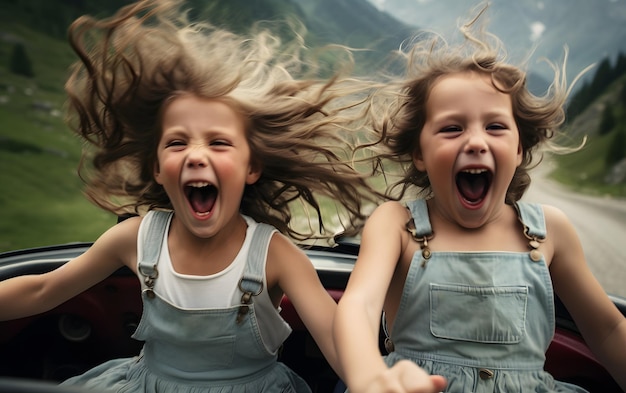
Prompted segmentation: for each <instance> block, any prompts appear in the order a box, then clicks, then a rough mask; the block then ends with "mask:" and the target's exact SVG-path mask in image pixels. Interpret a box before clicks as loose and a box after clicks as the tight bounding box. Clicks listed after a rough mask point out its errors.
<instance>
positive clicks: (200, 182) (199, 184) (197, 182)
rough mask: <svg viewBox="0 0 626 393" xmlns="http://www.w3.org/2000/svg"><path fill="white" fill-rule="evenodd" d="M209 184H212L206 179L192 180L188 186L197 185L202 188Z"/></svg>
mask: <svg viewBox="0 0 626 393" xmlns="http://www.w3.org/2000/svg"><path fill="white" fill-rule="evenodd" d="M208 185H210V183H209V182H206V181H194V182H191V183H187V186H189V187H196V188H202V187H206V186H208Z"/></svg>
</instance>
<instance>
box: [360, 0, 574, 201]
mask: <svg viewBox="0 0 626 393" xmlns="http://www.w3.org/2000/svg"><path fill="white" fill-rule="evenodd" d="M486 9H487V6H485V5H482V6H481V8H480V10H479V12H478V14H477V16H476V17H474V18H473V19H472V20H471V21H469V22H468V23H466V24H464V25H462V26H461V27H460V32H461V34H462V36H463V41H462V42H461V43H459V44H457V45H452V44H450V43H449V42H447V41H446V40H445V39H444V38H442V37H441V36H438V35H436V34H424V35H422V36H418V37H416V38H415V39H414V41H413V42H412V43H411V45H410V46H409V49H408V50H399V51H398V52H397V55H398V56H397V58H396V60H399V61H400V62H401V65H402V66H403V67H404V69H405V75H404V76H403V77H388V80H387V81H386V82H385V83H384V84H381V86H379V87H378V89H377V90H376V91H375V93H373V94H372V96H371V98H370V100H371V101H370V106H371V109H370V122H371V125H372V131H373V133H372V134H371V135H370V138H371V139H370V142H368V143H364V144H362V145H361V146H360V147H359V148H358V149H357V150H362V151H370V152H373V155H372V156H371V157H370V158H369V160H370V161H372V162H373V172H374V173H379V172H383V173H385V164H386V163H387V164H388V163H389V162H391V163H394V164H396V165H391V167H392V169H393V170H396V171H397V169H398V168H400V177H401V179H400V180H398V181H396V182H394V183H393V184H391V185H390V187H389V195H391V194H392V193H391V190H393V191H394V194H393V195H394V199H395V198H397V199H401V198H402V197H403V196H404V195H405V193H406V191H407V190H408V189H409V188H412V186H415V187H417V188H418V194H424V196H426V197H428V196H429V195H430V192H431V190H430V180H429V179H428V175H427V174H426V173H425V172H422V171H419V170H418V169H417V168H415V166H414V165H413V163H412V154H413V153H414V152H416V151H419V149H420V145H419V140H420V133H421V130H422V127H423V126H424V124H425V122H426V102H427V100H428V97H429V93H430V91H431V89H432V87H433V85H434V84H435V83H436V82H437V81H438V79H439V78H441V77H442V76H444V75H449V74H457V73H464V72H475V73H479V74H483V75H488V76H489V77H490V78H491V81H492V84H493V86H494V88H496V89H497V90H499V91H501V92H503V93H506V94H508V95H510V97H511V101H512V104H513V115H514V117H515V120H516V122H517V126H518V129H519V133H520V135H519V136H520V143H521V146H522V150H523V159H522V163H521V165H520V166H519V167H518V168H517V170H516V172H515V174H514V176H513V179H512V181H511V184H510V186H509V188H508V191H507V195H506V203H509V204H512V203H513V202H515V201H517V200H519V199H520V198H521V197H522V195H523V194H524V192H525V191H526V189H527V188H528V186H529V185H530V176H529V174H528V170H529V169H530V168H531V167H532V165H535V163H533V155H534V154H535V151H536V150H537V148H538V147H539V146H541V145H545V147H546V150H553V151H563V149H561V148H560V147H558V145H556V143H554V142H552V140H553V138H554V137H555V136H556V135H557V134H558V133H559V127H560V126H561V125H562V124H563V122H564V119H565V112H564V108H563V107H564V105H565V103H566V99H567V97H568V94H569V91H570V89H571V88H570V89H568V87H567V83H566V80H565V60H566V58H567V50H566V52H565V54H566V56H565V60H564V63H563V66H562V68H559V67H557V66H556V65H555V64H553V63H550V62H548V64H549V65H550V66H551V68H552V69H553V71H554V78H553V81H552V83H551V85H550V87H549V89H548V90H547V91H546V93H545V94H544V95H543V96H536V95H534V94H532V93H531V92H530V91H529V90H528V88H527V80H526V72H525V71H524V69H523V67H522V66H514V65H511V64H508V63H507V62H506V61H507V54H506V51H505V49H504V47H503V45H502V43H501V41H500V40H499V39H498V38H497V37H496V36H495V35H493V34H490V33H488V32H486V31H485V30H484V25H483V24H480V23H478V22H479V19H481V17H483V14H484V13H485V11H486ZM396 65H397V63H396ZM566 150H567V149H566ZM388 168H389V165H387V169H388ZM388 173H389V171H388V172H387V173H386V174H388ZM398 188H399V189H400V190H399V192H398V191H397V189H398Z"/></svg>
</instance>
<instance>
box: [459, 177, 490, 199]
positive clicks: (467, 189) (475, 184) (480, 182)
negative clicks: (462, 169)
mask: <svg viewBox="0 0 626 393" xmlns="http://www.w3.org/2000/svg"><path fill="white" fill-rule="evenodd" d="M457 185H458V187H459V191H460V192H461V195H463V198H465V199H466V200H468V201H469V202H478V201H479V200H480V199H481V198H482V197H483V195H484V194H485V187H486V186H487V181H486V179H485V177H484V176H472V175H464V176H459V179H458V182H457Z"/></svg>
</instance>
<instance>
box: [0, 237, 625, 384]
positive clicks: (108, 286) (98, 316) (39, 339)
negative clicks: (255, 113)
mask: <svg viewBox="0 0 626 393" xmlns="http://www.w3.org/2000/svg"><path fill="white" fill-rule="evenodd" d="M89 246H90V244H89V243H73V244H65V245H58V246H52V247H43V248H33V249H26V250H19V251H11V252H5V253H2V254H0V280H4V279H7V278H9V277H13V276H17V275H24V274H31V273H41V272H45V271H48V270H50V269H54V268H57V267H59V266H60V265H62V264H63V263H65V262H66V261H68V260H69V259H71V258H73V257H75V256H77V255H79V254H81V253H83V252H84V251H85V250H86V249H87V248H88V247H89ZM306 252H307V254H308V256H309V257H310V259H311V260H312V261H313V263H314V265H315V267H316V269H317V272H318V274H319V276H320V278H321V281H322V282H323V284H324V286H325V287H326V288H327V290H328V292H329V293H330V294H331V295H332V296H333V297H334V298H335V299H336V300H338V299H339V298H341V295H342V293H343V289H344V288H345V285H346V282H347V280H348V277H349V275H350V272H351V270H352V266H353V264H354V262H355V259H356V255H357V252H358V244H355V243H351V242H349V241H341V240H339V241H338V245H337V246H336V247H333V248H325V247H312V248H308V249H306ZM612 299H613V301H614V302H615V304H616V306H617V307H618V308H619V309H620V310H621V312H622V313H624V314H625V315H626V299H623V298H616V297H612ZM556 300H557V301H556V304H557V308H556V310H557V328H556V332H555V336H554V340H553V341H552V344H551V345H550V348H549V350H548V352H547V363H546V369H547V370H548V371H549V372H550V373H552V374H553V375H554V376H555V377H556V378H557V379H559V380H563V381H568V382H572V383H575V384H578V385H580V386H583V387H585V388H586V389H587V390H589V391H590V392H602V393H617V392H621V390H620V388H619V387H618V386H617V384H616V383H615V382H614V380H613V379H612V378H611V376H610V375H609V374H608V373H607V372H606V370H605V369H604V368H603V367H602V366H601V365H600V364H599V363H598V361H597V360H596V359H595V358H594V356H593V355H592V354H591V352H590V351H589V349H588V348H587V346H586V345H585V343H584V341H583V340H582V339H581V336H580V334H579V332H578V330H577V328H576V325H575V324H574V323H573V322H572V319H571V318H570V316H569V314H568V313H567V311H566V310H565V308H564V307H563V306H562V304H561V303H560V302H559V301H558V299H556ZM282 308H283V315H284V317H285V318H286V319H287V320H288V322H289V323H290V324H291V326H292V328H293V333H292V334H291V336H290V337H289V339H288V340H287V342H286V343H285V345H284V348H283V350H282V352H281V355H280V357H281V360H282V361H283V362H284V363H286V364H287V365H289V366H290V367H291V368H292V369H294V370H295V371H296V372H298V373H299V374H300V375H302V377H303V378H305V380H306V381H307V382H308V383H309V384H310V386H311V388H312V390H313V391H314V392H323V393H326V392H333V391H335V389H336V388H337V386H338V383H339V380H338V377H337V375H336V374H335V373H334V372H333V370H332V369H331V368H330V367H329V365H328V363H327V362H326V361H325V360H324V358H323V357H322V355H321V352H320V351H319V349H318V348H317V346H316V344H315V342H314V341H313V339H312V338H311V336H310V335H309V333H308V332H307V330H306V328H305V327H304V325H303V324H302V322H301V321H300V319H299V318H298V315H297V313H296V312H295V310H294V308H293V307H292V305H291V304H290V302H289V299H288V298H284V299H283V304H282ZM141 312H142V304H141V297H140V289H139V281H138V280H137V278H136V277H135V276H134V275H133V274H132V273H131V272H130V270H127V269H126V270H125V269H121V270H119V271H117V272H116V273H115V274H113V275H111V276H110V277H109V278H108V279H107V280H105V281H103V282H101V283H100V284H98V285H96V286H94V287H92V288H91V289H89V290H87V291H85V292H83V293H82V294H80V295H79V296H76V297H75V298H73V299H71V300H69V301H67V302H66V303H64V304H62V305H60V306H58V307H57V308H55V309H53V310H51V311H49V312H46V313H44V314H40V315H37V316H33V317H28V318H23V319H19V320H13V321H7V322H0V392H2V393H8V392H10V393H20V392H30V393H32V392H51V393H52V392H57V393H61V392H67V393H69V392H78V390H71V389H68V388H63V389H62V388H61V387H58V386H56V383H55V382H57V381H61V380H64V379H66V378H68V377H70V376H73V375H76V374H78V373H82V372H83V371H85V370H87V369H89V368H91V367H93V366H95V365H97V364H99V363H102V362H104V361H106V360H108V359H111V358H119V357H130V356H134V355H136V354H138V352H139V350H140V348H141V345H142V343H141V342H137V341H135V340H134V339H132V338H131V334H132V332H133V331H134V330H135V328H136V326H137V324H138V322H139V319H140V317H141ZM381 343H382V341H381ZM381 352H383V353H384V346H383V345H381Z"/></svg>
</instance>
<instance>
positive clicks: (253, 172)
mask: <svg viewBox="0 0 626 393" xmlns="http://www.w3.org/2000/svg"><path fill="white" fill-rule="evenodd" d="M262 173H263V169H262V167H261V165H259V164H257V163H254V162H251V163H250V166H249V167H248V175H247V176H246V184H254V183H256V182H257V180H259V178H260V177H261V174H262Z"/></svg>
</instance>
